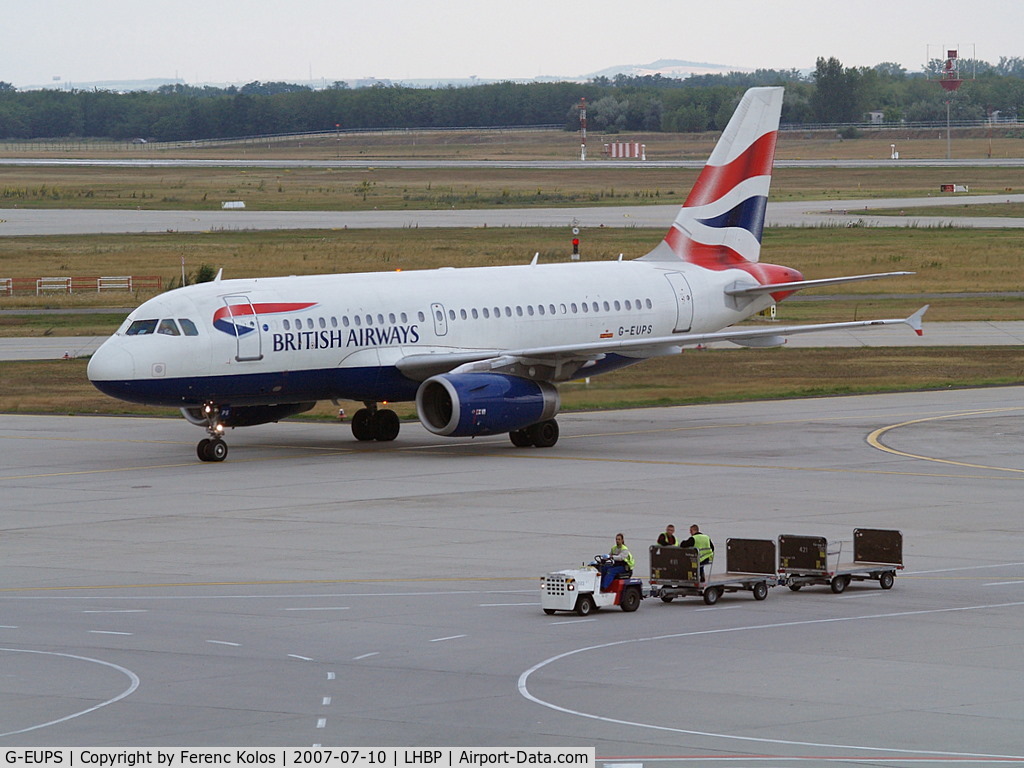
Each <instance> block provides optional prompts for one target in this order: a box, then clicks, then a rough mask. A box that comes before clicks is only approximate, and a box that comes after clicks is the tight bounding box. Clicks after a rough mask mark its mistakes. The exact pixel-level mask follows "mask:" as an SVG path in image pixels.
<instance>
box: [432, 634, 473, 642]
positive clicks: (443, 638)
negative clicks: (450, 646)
mask: <svg viewBox="0 0 1024 768" xmlns="http://www.w3.org/2000/svg"><path fill="white" fill-rule="evenodd" d="M460 637H466V635H449V636H448V637H435V638H434V639H433V640H431V641H430V642H432V643H443V642H444V641H445V640H458V639H459V638H460Z"/></svg>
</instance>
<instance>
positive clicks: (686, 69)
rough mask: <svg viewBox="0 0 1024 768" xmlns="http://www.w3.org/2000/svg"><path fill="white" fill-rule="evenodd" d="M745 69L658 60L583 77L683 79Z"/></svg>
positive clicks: (705, 63)
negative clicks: (655, 76)
mask: <svg viewBox="0 0 1024 768" xmlns="http://www.w3.org/2000/svg"><path fill="white" fill-rule="evenodd" d="M751 71H752V70H751V69H749V68H747V67H734V66H731V65H727V64H709V63H707V62H696V61H682V60H680V59H658V60H657V61H652V62H651V63H650V64H620V65H618V66H614V67H608V68H607V69H602V70H599V71H597V72H591V73H590V74H588V75H584V76H583V78H584V79H586V80H590V79H593V78H595V77H607V78H609V79H612V78H614V77H615V76H616V75H627V76H629V77H645V76H649V75H651V76H653V75H661V76H662V77H676V78H684V77H689V76H690V75H722V74H725V73H726V72H751Z"/></svg>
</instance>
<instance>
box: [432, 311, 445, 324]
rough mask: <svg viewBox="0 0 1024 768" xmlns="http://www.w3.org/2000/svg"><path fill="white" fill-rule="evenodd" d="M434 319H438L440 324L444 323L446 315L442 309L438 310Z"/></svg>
mask: <svg viewBox="0 0 1024 768" xmlns="http://www.w3.org/2000/svg"><path fill="white" fill-rule="evenodd" d="M434 317H436V318H437V322H439V323H443V322H444V313H443V312H441V310H440V309H439V310H437V311H436V312H434Z"/></svg>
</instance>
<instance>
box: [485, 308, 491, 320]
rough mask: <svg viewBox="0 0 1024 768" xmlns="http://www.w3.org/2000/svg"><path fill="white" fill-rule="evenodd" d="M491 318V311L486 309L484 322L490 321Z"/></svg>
mask: <svg viewBox="0 0 1024 768" xmlns="http://www.w3.org/2000/svg"><path fill="white" fill-rule="evenodd" d="M490 317H491V312H490V310H489V309H487V307H484V320H489V319H490Z"/></svg>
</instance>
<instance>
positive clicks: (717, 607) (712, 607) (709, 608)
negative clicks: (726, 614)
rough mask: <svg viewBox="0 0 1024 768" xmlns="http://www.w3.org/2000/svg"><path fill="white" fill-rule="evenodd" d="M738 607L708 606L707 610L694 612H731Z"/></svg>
mask: <svg viewBox="0 0 1024 768" xmlns="http://www.w3.org/2000/svg"><path fill="white" fill-rule="evenodd" d="M739 607H740V606H738V605H721V606H719V605H709V606H708V607H707V608H694V609H693V610H694V612H698V611H733V610H735V609H737V608H739Z"/></svg>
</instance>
